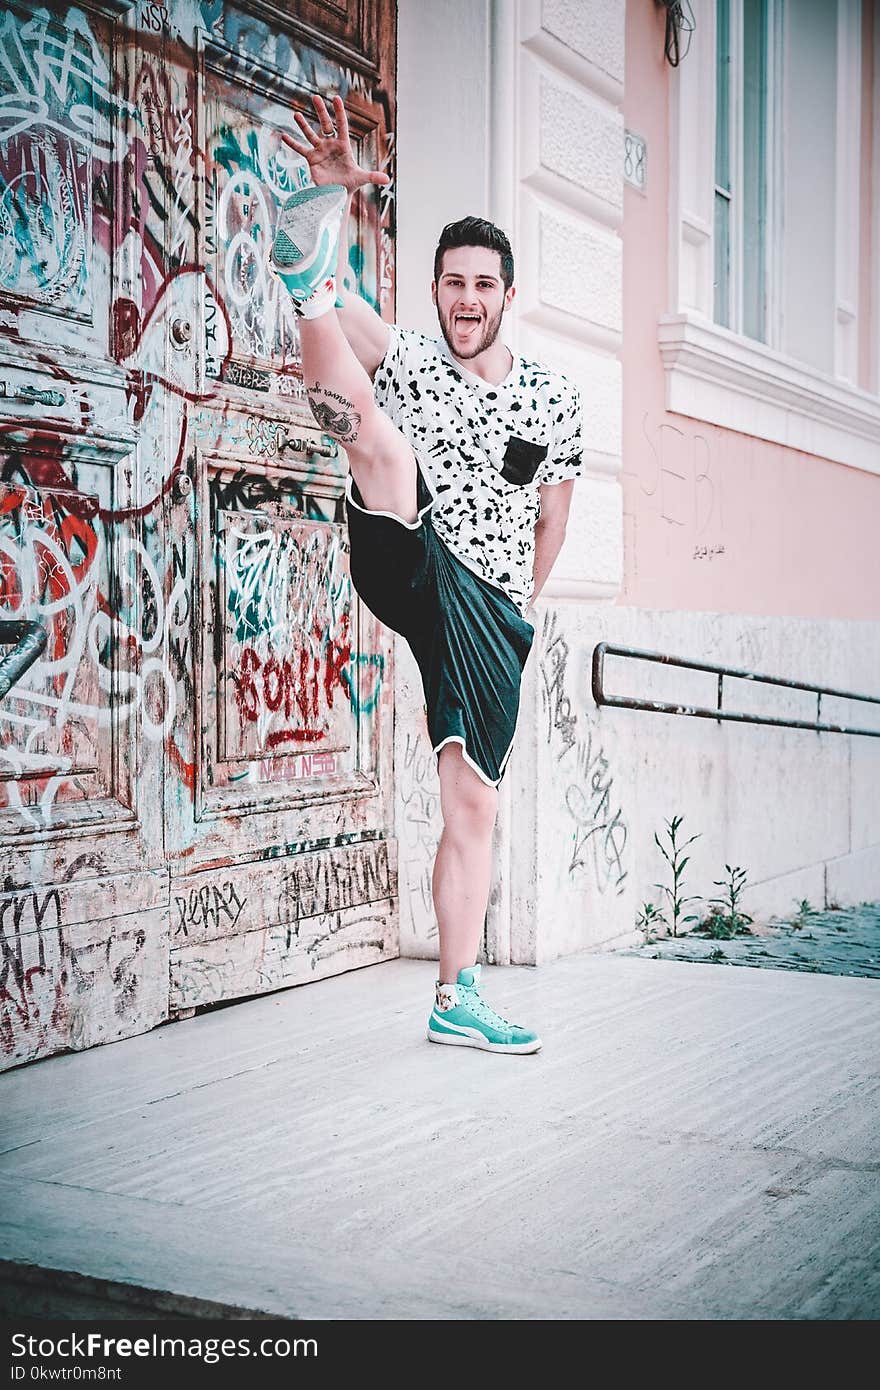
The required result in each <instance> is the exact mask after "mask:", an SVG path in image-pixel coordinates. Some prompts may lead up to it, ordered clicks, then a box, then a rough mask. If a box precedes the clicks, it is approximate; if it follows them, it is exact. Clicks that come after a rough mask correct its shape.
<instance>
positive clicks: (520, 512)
mask: <svg viewBox="0 0 880 1390" xmlns="http://www.w3.org/2000/svg"><path fill="white" fill-rule="evenodd" d="M374 393H375V399H376V401H377V403H378V405H380V406H381V408H382V409H383V410H384V411H385V413H386V415H388V416H390V418H391V419H392V420H393V422H394V424H395V425H396V426H397V428H398V429H399V430H400V431H401V433H402V434H403V435H404V436H405V437H406V439H407V440H408V441H409V443H410V444H411V445H412V448H413V452H414V453H415V455H416V458H417V459H418V462H419V466H420V468H421V470H422V473H423V475H424V478H425V481H426V483H427V484H428V487H429V488H430V489H431V492H432V493H433V494H434V497H435V501H434V506H433V510H432V516H433V522H434V529H435V531H436V532H437V534H438V536H440V538H441V539H442V540H443V541H444V542H445V543H446V545H448V547H449V549H450V550H451V551H452V553H453V554H454V555H456V556H457V557H458V559H459V560H461V562H462V563H463V564H465V565H467V567H468V568H469V569H471V570H473V571H474V572H475V573H476V574H478V575H479V576H480V577H481V578H482V579H485V580H487V581H488V582H489V583H490V584H495V585H496V586H497V587H498V588H500V589H503V591H504V592H505V593H506V594H508V595H509V597H510V598H512V599H513V601H514V603H515V604H516V605H517V607H518V608H519V609H520V611H521V612H523V613H524V612H525V610H526V608H527V607H528V605H529V601H530V599H531V596H532V588H533V584H534V563H535V525H536V523H537V521H538V517H539V515H540V511H541V501H540V493H539V491H538V489H539V488H540V487H542V486H544V485H546V484H549V483H561V482H564V481H565V480H566V479H567V478H576V477H578V475H579V474H580V473H581V472H582V471H583V463H582V459H581V449H582V445H581V405H580V397H579V395H578V391H577V388H576V387H574V386H573V385H572V384H571V382H569V381H567V380H566V378H565V377H563V376H560V375H559V373H558V372H552V371H550V370H548V368H546V367H541V366H539V365H538V364H537V363H535V362H527V361H525V360H524V359H523V358H521V357H514V361H513V366H512V367H511V370H510V373H509V374H508V376H507V377H505V379H504V381H502V382H501V383H500V384H499V385H497V386H493V385H491V383H489V382H487V381H483V380H482V379H481V378H480V377H478V376H475V375H474V373H473V372H469V371H468V370H467V369H466V368H464V367H461V366H459V364H458V363H457V362H456V361H455V360H454V358H453V357H452V355H451V353H450V352H449V350H448V348H447V346H446V343H445V341H444V340H443V339H442V338H441V339H434V338H428V337H426V336H425V335H424V334H422V333H416V332H413V331H411V330H409V329H401V328H391V339H390V342H389V346H388V351H387V352H386V354H385V357H384V358H383V360H382V362H381V364H380V366H379V368H378V370H377V372H376V376H375V380H374ZM511 438H513V439H514V441H522V443H516V442H514V444H513V445H512V446H509V441H510V440H511ZM544 449H546V456H544V457H542V451H543V450H544ZM505 472H506V474H507V476H504V473H505ZM532 473H533V476H530V475H531V474H532ZM512 479H516V480H515V481H514V480H512Z"/></svg>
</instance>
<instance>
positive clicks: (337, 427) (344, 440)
mask: <svg viewBox="0 0 880 1390" xmlns="http://www.w3.org/2000/svg"><path fill="white" fill-rule="evenodd" d="M306 395H307V397H308V402H309V405H310V406H311V408H312V414H313V415H314V417H315V419H316V420H317V422H318V424H319V425H320V427H321V429H322V430H323V431H324V433H325V434H329V435H332V436H333V438H334V439H338V440H339V441H340V443H341V444H354V443H355V441H356V439H357V437H358V430H359V429H360V425H361V417H360V415H359V414H358V412H357V411H356V410H355V408H354V403H353V402H352V401H349V400H346V398H345V396H340V395H337V393H336V392H335V391H328V390H327V389H326V387H324V386H322V385H321V383H320V382H315V385H314V386H310V387H308V389H307V391H306Z"/></svg>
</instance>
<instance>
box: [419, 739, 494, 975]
mask: <svg viewBox="0 0 880 1390" xmlns="http://www.w3.org/2000/svg"><path fill="white" fill-rule="evenodd" d="M438 770H439V773H440V808H441V811H442V813H443V834H442V835H441V837H440V844H439V845H438V847H437V857H436V859H435V861H434V876H433V883H432V887H433V893H434V910H435V912H436V914H437V924H438V927H439V929H440V971H439V977H438V978H439V979H440V981H441V982H442V983H449V984H455V981H456V980H457V979H458V972H459V971H460V970H464V969H466V968H467V967H468V966H471V965H473V964H474V963H475V961H476V959H477V950H478V948H479V945H480V939H481V937H482V934H483V923H484V921H485V918H486V905H487V903H488V901H489V886H490V882H491V876H492V830H493V827H494V825H495V816H496V814H497V811H498V792H497V790H496V789H495V787H490V786H487V784H486V783H485V782H483V781H482V780H481V778H479V777H478V776H477V774H476V772H474V770H473V768H472V767H470V766H469V765H468V763H466V762H465V760H464V758H463V756H462V750H461V745H460V744H458V743H447V745H446V747H445V748H441V750H440V755H439V759H438Z"/></svg>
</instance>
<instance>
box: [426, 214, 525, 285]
mask: <svg viewBox="0 0 880 1390" xmlns="http://www.w3.org/2000/svg"><path fill="white" fill-rule="evenodd" d="M454 246H486V247H488V248H489V250H490V251H497V252H498V254H499V256H500V257H501V279H502V280H503V281H504V288H505V290H509V289H510V287H511V285H512V284H513V252H512V251H511V249H510V242H509V241H508V239H507V236H506V235H505V233H504V232H502V230H501V228H500V227H496V226H495V223H494V222H487V221H486V219H485V217H462V219H461V221H459V222H448V223H447V224H446V226H445V227H444V228H443V231H442V232H441V233H440V240H439V241H438V243H437V250H436V251H435V252H434V280H435V282H436V281H437V280H439V279H440V276H441V274H442V268H443V252H444V251H449V250H450V249H451V248H452V247H454Z"/></svg>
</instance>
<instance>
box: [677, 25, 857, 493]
mask: <svg viewBox="0 0 880 1390" xmlns="http://www.w3.org/2000/svg"><path fill="white" fill-rule="evenodd" d="M692 2H693V9H694V14H695V19H696V29H695V31H694V33H693V35H692V41H691V48H690V51H689V52H688V54H687V56H686V57H685V58H684V59H683V60H682V62H681V64H680V66H679V67H678V68H677V69H676V70H675V72H674V73H672V74H671V101H670V183H669V212H670V238H669V246H670V256H669V276H670V279H669V301H668V302H669V304H670V312H669V313H667V314H665V315H663V316H662V317H661V319H660V322H659V345H660V354H661V357H662V360H663V365H664V367H665V369H666V406H667V409H668V410H670V411H674V412H676V413H677V414H681V415H687V416H690V417H692V418H696V419H699V420H705V421H708V422H710V423H713V424H718V425H722V426H725V427H727V428H728V429H733V430H737V431H739V432H741V433H743V434H748V435H752V436H755V437H757V438H761V439H767V440H771V441H773V442H775V443H778V444H784V445H787V446H788V447H791V448H796V449H802V450H804V451H805V452H808V453H811V454H817V455H820V456H822V457H824V458H829V459H832V460H835V461H836V462H839V463H845V464H849V465H850V466H851V467H855V468H862V469H864V470H865V471H866V472H870V473H876V474H880V399H878V391H880V333H878V329H880V324H878V322H877V309H878V306H880V285H878V287H877V303H876V304H875V306H874V310H875V320H874V341H875V343H877V349H876V351H875V359H877V360H875V363H874V371H873V373H872V387H874V388H876V390H872V391H865V390H862V389H861V388H860V387H858V386H857V385H855V384H854V378H855V374H856V367H857V360H858V333H859V319H858V310H859V305H858V270H859V267H858V256H859V242H858V235H859V228H858V220H859V219H858V218H857V217H856V218H853V217H852V216H851V215H848V214H847V209H851V208H852V207H853V206H854V205H855V206H858V180H859V167H860V158H859V149H858V131H859V115H860V103H861V86H862V84H861V42H860V36H861V0H839V12H838V14H839V17H838V36H839V40H840V41H839V43H838V73H839V79H840V80H839V81H838V107H837V150H838V155H839V159H838V178H837V194H836V196H837V228H838V236H837V255H836V264H835V306H836V313H835V322H834V323H829V325H828V332H829V333H833V334H834V344H835V347H834V353H835V355H834V374H833V375H830V374H827V373H825V372H822V371H819V370H817V369H816V368H814V367H812V366H810V365H809V364H807V363H804V362H798V361H796V360H795V359H793V358H791V357H789V356H787V355H786V354H784V353H782V352H780V351H778V350H777V349H776V348H774V347H773V346H770V345H768V344H765V343H761V342H758V341H756V340H755V339H751V338H746V337H745V336H744V335H742V334H739V333H734V332H731V331H730V330H728V329H725V328H722V327H720V326H719V325H718V324H716V323H715V322H714V320H713V314H714V287H713V280H714V254H713V226H714V194H715V0H692ZM785 3H789V4H790V3H791V0H777V7H776V9H777V13H776V15H775V17H774V19H773V21H772V22H771V26H770V28H771V35H770V40H771V41H770V53H769V55H768V56H769V63H770V67H769V69H768V70H769V72H770V74H771V80H770V85H771V87H772V88H773V89H774V91H775V93H776V95H777V97H778V93H779V86H778V83H779V81H780V69H781V67H782V63H781V53H780V49H781V11H782V6H783V4H785ZM874 77H875V90H878V87H877V82H878V78H880V48H878V50H877V51H875V62H874ZM770 95H771V101H770V109H769V110H768V126H769V135H770V161H769V163H768V171H767V177H768V186H771V187H776V188H778V187H779V186H780V185H779V181H780V179H781V174H782V170H781V168H780V167H779V163H780V158H781V156H780V154H779V146H780V142H779V140H777V139H775V138H774V135H775V134H776V132H777V130H778V122H779V120H780V115H779V108H778V106H777V103H776V101H774V100H772V97H773V91H771V94H770ZM774 107H775V108H776V109H774ZM773 201H774V200H772V199H771V202H773ZM782 235H783V234H782V228H781V227H780V226H779V218H778V217H777V216H776V215H775V211H774V210H772V209H771V208H768V243H767V265H768V276H769V287H770V297H769V302H768V335H769V337H770V340H771V343H772V342H773V341H774V340H775V341H776V342H778V341H779V340H780V333H779V329H780V322H781V313H782V306H781V303H780V302H779V301H780V295H779V292H778V286H779V282H780V276H779V274H778V267H779V266H780V264H781V259H780V258H781V256H782V254H783V249H782V247H783V243H782ZM876 279H877V271H876V269H875V280H876Z"/></svg>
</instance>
